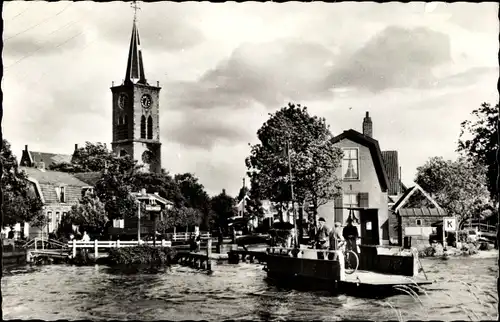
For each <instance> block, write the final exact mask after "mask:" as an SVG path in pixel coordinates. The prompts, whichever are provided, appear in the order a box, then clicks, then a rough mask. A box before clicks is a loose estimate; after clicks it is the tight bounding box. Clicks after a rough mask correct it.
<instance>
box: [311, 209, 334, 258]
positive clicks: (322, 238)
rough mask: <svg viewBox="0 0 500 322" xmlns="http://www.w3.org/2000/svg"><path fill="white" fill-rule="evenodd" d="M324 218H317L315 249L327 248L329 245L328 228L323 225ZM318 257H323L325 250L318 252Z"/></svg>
mask: <svg viewBox="0 0 500 322" xmlns="http://www.w3.org/2000/svg"><path fill="white" fill-rule="evenodd" d="M325 222H326V221H325V218H323V217H320V218H319V219H318V230H317V232H316V240H315V241H316V249H323V250H327V249H328V247H329V245H328V244H329V243H328V241H329V236H330V229H328V227H327V226H326V225H325ZM318 259H325V252H324V251H321V252H318Z"/></svg>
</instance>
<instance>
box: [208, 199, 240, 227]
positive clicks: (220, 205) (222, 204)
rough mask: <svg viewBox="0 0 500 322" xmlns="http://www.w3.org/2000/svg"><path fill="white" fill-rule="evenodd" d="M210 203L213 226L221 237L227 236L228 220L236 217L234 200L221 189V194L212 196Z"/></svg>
mask: <svg viewBox="0 0 500 322" xmlns="http://www.w3.org/2000/svg"><path fill="white" fill-rule="evenodd" d="M210 203H211V206H212V210H213V212H214V217H213V218H212V221H213V224H214V226H215V227H217V229H218V230H219V233H220V234H221V235H222V234H223V233H224V234H227V233H228V224H229V218H231V217H234V216H235V215H236V208H235V200H234V198H233V197H231V196H229V195H227V194H226V190H225V189H222V192H221V193H220V194H218V195H217V196H214V197H213V198H212V200H211V202H210Z"/></svg>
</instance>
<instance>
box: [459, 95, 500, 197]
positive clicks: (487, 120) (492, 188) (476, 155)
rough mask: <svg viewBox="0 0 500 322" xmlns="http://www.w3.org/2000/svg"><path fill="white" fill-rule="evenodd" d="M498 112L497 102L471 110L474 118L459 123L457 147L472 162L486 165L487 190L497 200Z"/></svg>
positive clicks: (484, 104)
mask: <svg viewBox="0 0 500 322" xmlns="http://www.w3.org/2000/svg"><path fill="white" fill-rule="evenodd" d="M498 113H499V107H498V104H497V105H496V106H495V107H492V106H491V105H490V104H489V103H483V104H481V107H480V108H479V109H476V110H474V111H472V115H473V116H474V118H475V120H474V121H471V120H466V121H464V122H462V123H461V131H460V139H459V141H458V149H457V150H458V152H460V153H461V154H462V156H465V157H467V158H468V159H469V160H471V161H472V162H475V163H482V164H484V165H485V166H486V167H487V177H488V190H489V192H490V194H491V198H492V199H494V200H496V201H497V202H498V200H497V199H498V190H497V186H496V181H497V176H498V164H497V161H496V153H497V149H498V128H497V122H498Z"/></svg>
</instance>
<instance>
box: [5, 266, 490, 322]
mask: <svg viewBox="0 0 500 322" xmlns="http://www.w3.org/2000/svg"><path fill="white" fill-rule="evenodd" d="M422 264H423V266H424V268H425V270H426V272H427V275H428V277H429V279H431V280H436V282H435V283H434V284H433V285H431V286H429V287H426V293H427V294H421V295H420V296H419V297H418V298H412V297H411V296H409V295H397V296H392V297H390V298H387V299H361V298H355V297H350V296H345V295H340V296H336V297H334V296H331V295H329V294H328V293H325V292H300V291H295V290H287V289H279V288H277V287H275V286H273V285H271V284H269V283H268V282H267V281H266V280H265V276H266V274H265V272H264V271H263V270H262V265H256V264H245V263H243V264H239V265H228V264H220V265H214V266H213V269H214V273H213V274H211V275H208V274H206V273H201V272H197V271H195V270H193V269H190V268H186V267H180V266H173V267H171V268H170V269H165V270H163V271H160V272H143V273H135V274H131V273H126V272H123V271H118V270H113V269H111V268H109V267H106V266H93V267H76V266H69V265H47V266H31V267H30V266H25V267H16V268H12V269H9V270H7V271H5V270H4V277H3V278H2V285H1V286H2V297H3V305H2V306H3V317H4V318H5V319H42V320H57V319H70V320H72V319H90V320H109V319H118V320H143V321H144V320H161V319H166V320H202V319H203V320H224V319H234V320H238V319H245V320H274V321H276V320H285V319H286V320H308V321H309V320H323V321H334V320H335V321H338V320H344V319H356V320H367V319H368V320H389V319H390V320H398V319H400V320H408V319H413V320H415V319H425V320H428V319H435V320H485V319H486V320H491V319H496V317H497V312H496V303H497V295H496V287H495V285H496V275H497V266H496V259H495V258H488V259H473V258H453V259H449V260H441V259H424V260H422ZM399 314H401V316H400V317H399Z"/></svg>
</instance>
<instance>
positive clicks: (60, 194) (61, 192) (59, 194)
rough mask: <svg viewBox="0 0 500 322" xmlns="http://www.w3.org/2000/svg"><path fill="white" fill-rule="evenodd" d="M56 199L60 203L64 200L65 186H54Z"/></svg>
mask: <svg viewBox="0 0 500 322" xmlns="http://www.w3.org/2000/svg"><path fill="white" fill-rule="evenodd" d="M56 195H57V200H58V202H60V203H65V202H66V187H64V186H60V187H57V188H56Z"/></svg>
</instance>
